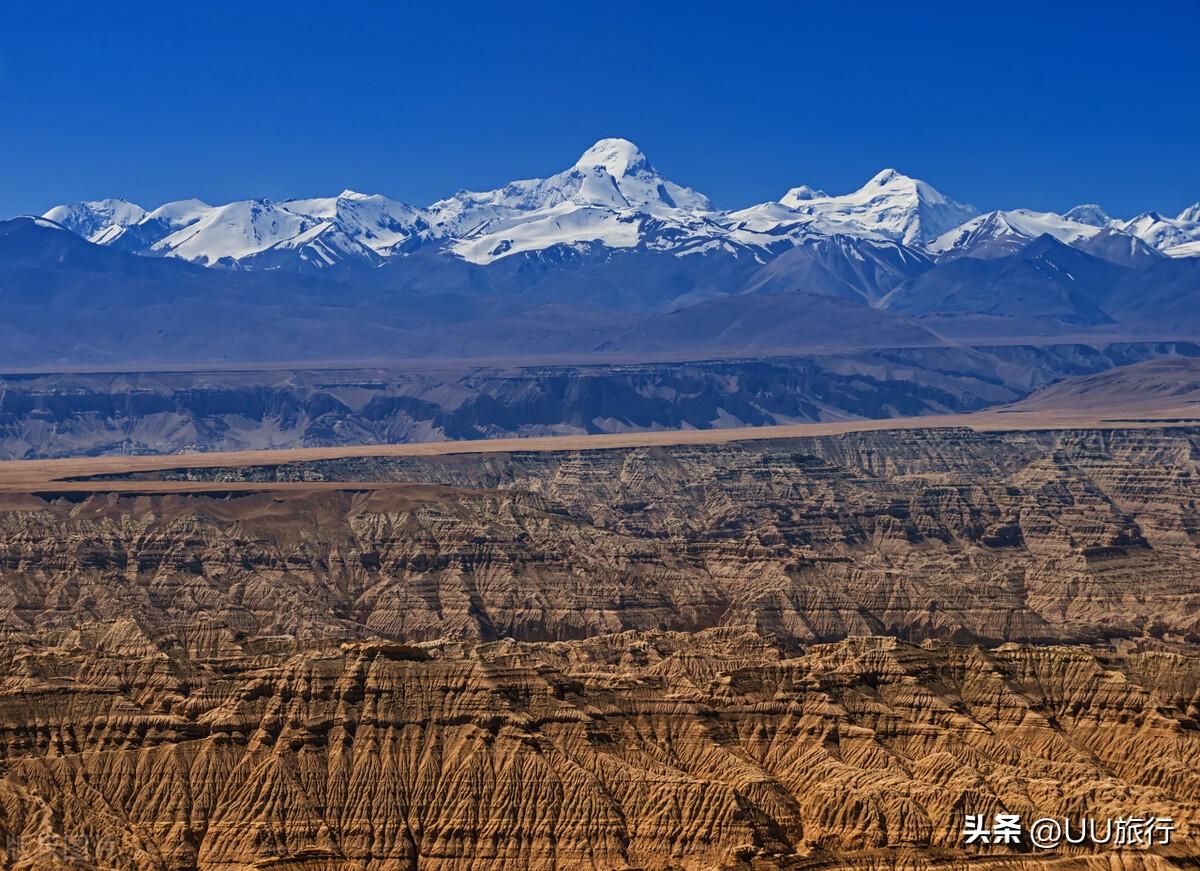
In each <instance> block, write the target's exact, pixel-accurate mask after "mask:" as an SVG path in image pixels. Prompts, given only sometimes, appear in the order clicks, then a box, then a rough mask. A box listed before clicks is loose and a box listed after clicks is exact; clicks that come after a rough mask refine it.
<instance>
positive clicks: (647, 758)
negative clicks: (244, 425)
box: [0, 428, 1200, 871]
mask: <svg viewBox="0 0 1200 871" xmlns="http://www.w3.org/2000/svg"><path fill="white" fill-rule="evenodd" d="M1198 457H1200V431H1196V430H1190V429H1184V428H1177V429H1163V430H1105V431H1066V432H1041V433H1006V434H980V433H976V432H974V431H970V430H965V429H953V430H914V431H892V432H876V433H855V434H850V435H842V436H828V437H818V438H806V439H792V440H777V441H769V442H768V441H763V442H743V443H736V444H726V445H719V446H718V445H714V446H688V447H670V448H650V449H620V450H605V451H588V452H566V453H554V452H541V453H533V452H530V453H519V454H491V455H474V456H465V455H460V456H443V457H425V458H419V457H391V458H364V459H345V460H331V461H321V462H310V463H303V464H299V463H298V464H291V465H284V466H267V467H264V466H260V467H239V468H227V469H209V470H199V469H190V470H187V471H186V472H184V471H179V472H167V473H152V474H151V473H147V474H146V475H143V476H142V477H143V478H147V477H152V476H154V477H159V478H165V479H167V480H184V479H209V480H219V481H227V482H229V488H230V490H229V492H228V493H227V494H225V495H213V494H209V495H204V496H197V495H189V494H187V493H186V492H185V493H156V494H150V495H132V494H125V495H121V494H115V493H109V494H105V493H103V492H99V491H102V490H103V487H104V484H103V483H100V482H98V483H97V484H96V487H97V490H98V492H96V493H95V494H72V495H71V497H70V498H67V497H66V496H56V495H55V494H54V493H51V492H46V493H41V494H40V495H39V494H35V493H29V494H7V495H4V496H2V497H0V508H2V512H0V627H2V630H0V839H3V842H4V844H5V846H6V847H7V853H6V852H5V851H4V850H0V868H3V869H5V871H8V869H12V871H17V869H22V871H26V869H50V868H78V869H100V868H122V869H124V868H131V869H191V868H194V869H205V871H217V869H220V871H232V869H245V868H272V869H287V871H318V869H319V871H333V869H336V871H346V869H357V871H383V869H392V868H419V869H441V871H450V869H471V871H484V869H508V868H526V869H576V868H589V869H621V868H624V869H635V868H644V869H660V868H685V869H709V868H759V869H768V868H772V869H783V868H791V869H794V868H801V867H804V868H808V867H849V866H853V867H863V868H876V867H878V868H883V867H922V866H926V865H929V864H931V863H947V864H960V865H966V864H970V865H971V866H972V867H993V866H994V867H1022V866H1027V865H1035V864H1041V863H1044V862H1047V861H1048V860H1052V859H1053V860H1061V862H1062V863H1063V864H1062V867H1072V868H1083V867H1095V868H1106V869H1107V868H1115V867H1121V868H1165V867H1176V866H1178V865H1186V864H1187V863H1189V862H1190V863H1192V864H1194V863H1195V861H1196V857H1197V856H1198V855H1200V848H1198V847H1197V843H1198V842H1197V840H1196V839H1197V837H1200V774H1198V773H1197V772H1198V771H1200V722H1198V721H1200V550H1198V547H1197V544H1198V542H1200V537H1198V535H1200V514H1198V510H1200V509H1197V498H1198V497H1200V476H1198V472H1200V469H1198V468H1197V458H1198ZM339 480H340V481H372V482H377V483H372V484H367V485H347V488H346V489H342V490H320V491H318V490H315V489H312V487H311V486H308V485H305V484H303V483H301V484H297V483H295V482H306V481H307V482H313V481H339ZM244 481H272V482H279V484H278V489H276V490H272V491H268V492H256V493H247V492H239V491H238V489H237V488H238V485H239V482H244ZM1000 811H1008V812H1011V813H1019V814H1021V815H1022V816H1023V817H1024V818H1026V819H1032V818H1034V817H1037V816H1044V815H1059V816H1062V815H1067V816H1072V817H1077V816H1094V817H1099V818H1105V817H1118V816H1130V815H1143V816H1145V815H1150V814H1154V815H1157V816H1160V817H1171V818H1172V819H1173V820H1174V822H1175V825H1176V836H1175V840H1174V843H1173V844H1171V845H1168V846H1161V847H1155V848H1153V849H1151V850H1149V851H1139V850H1133V851H1125V852H1122V853H1119V854H1114V853H1112V852H1111V851H1108V852H1105V851H1103V850H1094V849H1091V848H1084V847H1080V848H1072V849H1071V850H1069V851H1060V852H1058V853H1055V854H1048V853H1036V852H1028V847H1027V845H1026V846H1025V847H1024V848H1023V849H1021V850H1014V849H1012V848H1010V847H1007V846H1002V845H993V846H991V847H988V848H984V849H982V850H981V849H979V848H976V847H965V846H964V844H963V837H962V827H963V817H964V815H965V814H968V813H979V814H984V815H989V816H990V815H991V814H993V813H996V812H1000Z"/></svg>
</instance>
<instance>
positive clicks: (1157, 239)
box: [1120, 204, 1200, 256]
mask: <svg viewBox="0 0 1200 871" xmlns="http://www.w3.org/2000/svg"><path fill="white" fill-rule="evenodd" d="M1198 205H1200V204H1198ZM1193 208H1195V207H1193ZM1191 213H1192V209H1184V210H1183V212H1182V213H1181V214H1180V216H1179V217H1178V218H1168V217H1165V216H1163V215H1161V214H1159V213H1158V212H1146V213H1144V214H1141V215H1138V216H1137V217H1136V218H1131V219H1130V220H1128V221H1126V222H1125V223H1124V224H1121V225H1120V228H1121V229H1122V230H1124V231H1125V232H1126V233H1132V234H1133V235H1134V236H1137V237H1138V238H1139V239H1141V240H1142V241H1143V242H1145V243H1146V244H1148V245H1150V246H1151V247H1152V248H1157V249H1158V250H1159V251H1162V252H1164V253H1170V254H1172V256H1179V254H1178V251H1177V250H1176V249H1179V246H1181V245H1186V244H1188V243H1190V242H1195V241H1198V240H1200V222H1196V221H1192V220H1188V215H1189V214H1191ZM1182 250H1183V251H1185V252H1186V251H1189V250H1190V249H1187V248H1184V249H1182Z"/></svg>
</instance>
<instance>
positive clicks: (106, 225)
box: [42, 199, 146, 245]
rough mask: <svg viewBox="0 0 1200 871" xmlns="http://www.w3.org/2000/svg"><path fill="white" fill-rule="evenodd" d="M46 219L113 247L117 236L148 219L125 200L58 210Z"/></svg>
mask: <svg viewBox="0 0 1200 871" xmlns="http://www.w3.org/2000/svg"><path fill="white" fill-rule="evenodd" d="M42 217H43V218H47V219H49V220H51V221H54V222H55V223H56V224H60V225H61V226H63V227H66V228H67V229H68V230H70V231H71V232H72V233H75V234H76V235H79V236H82V237H83V238H85V239H87V240H88V241H89V242H95V243H96V244H98V245H105V244H109V243H110V242H111V240H112V239H113V238H114V235H119V234H120V233H121V232H122V231H123V230H124V229H125V228H126V227H129V226H131V225H133V224H136V223H138V222H139V221H141V220H142V219H143V218H145V217H146V210H145V209H143V208H142V207H141V206H139V205H136V204H134V203H131V202H129V201H128V200H122V199H106V200H92V201H90V202H84V203H72V204H70V205H65V206H55V207H54V208H52V209H50V210H49V211H47V212H46V213H45V214H44V215H42Z"/></svg>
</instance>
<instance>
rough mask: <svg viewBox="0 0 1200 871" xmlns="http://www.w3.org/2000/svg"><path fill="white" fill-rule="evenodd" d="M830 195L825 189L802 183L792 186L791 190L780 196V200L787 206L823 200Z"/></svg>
mask: <svg viewBox="0 0 1200 871" xmlns="http://www.w3.org/2000/svg"><path fill="white" fill-rule="evenodd" d="M828 197H829V194H827V193H825V191H823V190H818V189H817V188H812V187H809V186H808V185H806V184H802V185H800V186H799V187H794V188H792V189H791V190H790V191H788V192H787V193H786V194H784V195H783V196H782V197H780V199H779V202H781V203H783V204H784V205H785V206H795V205H798V204H800V203H806V202H808V201H809V200H823V199H827V198H828Z"/></svg>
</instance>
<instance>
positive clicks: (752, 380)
mask: <svg viewBox="0 0 1200 871" xmlns="http://www.w3.org/2000/svg"><path fill="white" fill-rule="evenodd" d="M664 320H665V321H668V322H670V321H671V320H672V319H664ZM691 322H692V320H691V318H690V317H685V316H680V317H678V318H676V319H674V323H664V324H663V325H662V326H663V329H666V328H667V327H668V326H670V327H671V328H674V329H681V330H682V329H686V327H687V325H688V324H689V323H691ZM734 324H737V322H736V321H735V322H734ZM739 326H740V325H739ZM731 329H732V327H731ZM1195 357H1200V346H1198V345H1196V344H1194V343H1189V342H1141V343H1113V344H1107V345H1103V346H1100V347H1093V346H1091V345H1086V344H1077V343H1069V344H1059V345H1047V346H1045V347H1038V346H1031V345H1016V346H1001V347H986V346H985V347H976V348H937V347H934V348H909V349H893V350H886V351H860V352H853V353H825V354H812V355H806V356H802V357H777V358H771V359H745V358H732V359H724V360H709V361H701V362H692V363H672V362H661V363H643V364H637V365H633V364H628V363H626V364H620V365H617V364H602V363H597V364H593V365H589V366H568V365H561V364H560V365H542V366H481V365H469V364H468V365H463V364H459V365H450V364H446V365H444V366H428V365H427V366H411V367H407V368H404V369H398V368H394V367H388V368H371V369H326V370H305V369H299V370H296V369H284V370H270V369H265V370H260V371H245V370H243V371H238V370H232V371H222V370H217V371H198V372H142V373H96V374H76V375H67V374H45V375H9V376H0V459H20V458H34V457H56V456H70V455H97V454H148V453H175V452H179V451H197V450H199V451H220V450H246V449H250V450H253V449H264V448H293V447H321V446H331V445H349V444H395V443H403V442H423V441H442V440H461V439H480V438H500V437H506V436H540V435H571V434H580V435H582V434H593V433H605V432H610V433H613V432H631V431H638V430H675V429H681V428H690V429H700V430H704V429H727V428H730V427H738V426H763V425H771V424H787V423H798V422H811V421H830V420H846V419H850V420H853V419H863V418H889V417H904V416H914V415H924V414H945V413H954V412H970V411H976V410H979V409H982V408H986V407H991V406H998V405H1002V404H1005V403H1010V402H1013V401H1014V400H1018V399H1020V398H1021V397H1023V396H1025V395H1026V394H1028V393H1029V392H1030V391H1031V390H1034V389H1036V388H1039V387H1042V386H1044V385H1046V384H1048V383H1050V382H1053V381H1058V380H1060V379H1064V378H1071V377H1074V376H1085V375H1090V374H1094V373H1098V372H1106V371H1109V370H1111V369H1113V368H1114V367H1127V366H1129V365H1130V364H1134V363H1139V362H1142V361H1147V360H1154V359H1162V360H1163V364H1162V365H1163V366H1165V367H1170V366H1171V365H1172V363H1171V362H1170V361H1172V360H1176V361H1182V362H1186V361H1187V360H1190V359H1192V358H1195ZM1175 371H1180V370H1175ZM1117 377H1120V376H1117ZM1130 383H1136V382H1135V381H1131V382H1130ZM1128 392H1129V393H1136V392H1137V388H1136V386H1135V387H1133V388H1132V389H1131V390H1130V391H1128ZM1150 395H1157V394H1153V393H1144V394H1143V396H1150ZM1127 398H1128V397H1127Z"/></svg>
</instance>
